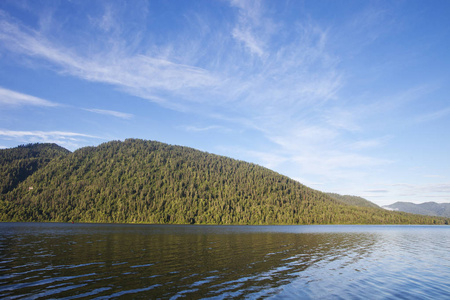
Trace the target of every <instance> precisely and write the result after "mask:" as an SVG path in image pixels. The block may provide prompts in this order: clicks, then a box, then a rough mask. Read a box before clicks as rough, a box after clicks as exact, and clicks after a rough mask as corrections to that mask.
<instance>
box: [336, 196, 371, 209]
mask: <svg viewBox="0 0 450 300" xmlns="http://www.w3.org/2000/svg"><path fill="white" fill-rule="evenodd" d="M327 195H328V196H330V197H331V198H333V199H336V200H337V201H339V202H342V203H345V204H348V205H354V206H361V207H373V208H380V207H379V206H378V205H376V204H375V203H373V202H370V201H369V200H367V199H364V198H362V197H358V196H350V195H339V194H335V193H327Z"/></svg>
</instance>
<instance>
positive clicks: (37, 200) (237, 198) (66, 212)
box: [0, 139, 450, 225]
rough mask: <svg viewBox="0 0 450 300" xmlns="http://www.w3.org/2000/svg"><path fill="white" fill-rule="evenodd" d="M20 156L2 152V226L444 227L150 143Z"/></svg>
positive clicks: (43, 148) (225, 160)
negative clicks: (21, 168)
mask: <svg viewBox="0 0 450 300" xmlns="http://www.w3.org/2000/svg"><path fill="white" fill-rule="evenodd" d="M25 148H26V149H23V147H17V148H13V149H3V150H0V157H7V158H9V157H13V158H14V157H15V158H17V159H3V160H2V161H1V164H2V168H3V169H2V170H4V171H5V172H7V173H8V172H9V173H8V176H9V177H7V176H2V177H0V183H1V186H5V187H6V190H5V192H3V194H1V193H0V221H41V222H97V223H153V224H248V225H251V224H254V225H263V224H265V225H275V224H278V225H281V224H448V222H449V221H450V220H447V219H444V218H438V217H427V216H419V215H410V214H406V213H403V212H390V211H387V210H384V209H381V208H376V207H367V203H364V204H365V205H360V204H361V203H363V202H364V201H361V199H358V201H357V202H358V203H359V204H358V203H357V204H358V205H353V204H347V203H344V202H343V201H342V199H341V200H337V199H336V198H339V196H336V195H334V197H332V196H330V195H327V194H325V193H322V192H320V191H317V190H314V189H311V188H309V187H307V186H305V185H303V184H301V183H299V182H297V181H295V180H292V179H290V178H288V177H286V176H283V175H280V174H278V173H276V172H274V171H272V170H269V169H267V168H264V167H261V166H258V165H255V164H252V163H247V162H244V161H240V160H235V159H231V158H229V157H225V156H219V155H215V154H210V153H207V152H202V151H199V150H196V149H193V148H188V147H182V146H173V145H168V144H164V143H160V142H156V141H145V140H138V139H127V140H125V141H123V142H122V141H111V142H107V143H104V144H101V145H99V146H96V147H85V148H81V149H78V150H76V151H74V152H72V153H71V152H69V151H68V150H66V149H64V148H61V147H59V146H57V145H53V144H38V145H28V146H26V147H25ZM35 148H38V149H40V150H39V151H34V150H33V149H35ZM24 150H25V152H24ZM22 152H24V153H29V154H26V155H24V154H22ZM23 159H31V160H33V159H43V162H44V163H41V164H38V165H37V167H36V168H33V169H32V172H12V171H9V170H15V167H14V166H15V165H16V164H17V162H18V161H19V162H21V161H22V160H23ZM5 178H9V179H8V180H5ZM11 183H13V184H11ZM341 197H343V199H344V198H345V199H347V200H348V199H350V200H355V199H354V198H355V197H353V196H341Z"/></svg>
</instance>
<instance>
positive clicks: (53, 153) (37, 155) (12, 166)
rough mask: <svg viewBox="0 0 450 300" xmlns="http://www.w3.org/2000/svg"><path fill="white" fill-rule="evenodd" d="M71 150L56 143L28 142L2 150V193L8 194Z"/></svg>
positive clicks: (0, 157) (0, 166) (0, 155)
mask: <svg viewBox="0 0 450 300" xmlns="http://www.w3.org/2000/svg"><path fill="white" fill-rule="evenodd" d="M69 153H70V151H69V150H67V149H64V148H62V147H60V146H58V145H56V144H28V145H22V146H19V147H16V148H12V149H3V150H0V194H6V193H7V192H9V191H12V190H13V189H15V188H16V187H17V185H18V184H19V183H20V182H22V181H24V180H25V179H27V177H28V176H30V175H31V174H33V173H34V172H36V171H37V170H38V169H40V168H42V167H44V166H46V165H47V164H48V163H49V162H50V161H51V160H52V159H54V158H56V157H62V156H65V155H67V154H69Z"/></svg>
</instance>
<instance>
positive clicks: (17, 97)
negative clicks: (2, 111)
mask: <svg viewBox="0 0 450 300" xmlns="http://www.w3.org/2000/svg"><path fill="white" fill-rule="evenodd" d="M0 104H1V105H4V106H10V107H20V106H28V105H31V106H44V107H55V106H59V104H58V103H55V102H52V101H48V100H45V99H41V98H38V97H34V96H31V95H27V94H22V93H19V92H15V91H12V90H8V89H5V88H2V87H0Z"/></svg>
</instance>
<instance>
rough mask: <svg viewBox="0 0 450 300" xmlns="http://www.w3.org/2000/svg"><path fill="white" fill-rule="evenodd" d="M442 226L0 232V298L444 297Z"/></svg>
mask: <svg viewBox="0 0 450 300" xmlns="http://www.w3.org/2000/svg"><path fill="white" fill-rule="evenodd" d="M449 253H450V227H448V226H320V225H319V226H176V225H107V224H60V223H1V224H0V298H5V299H21V298H24V299H39V298H46V299H48V298H58V299H60V298H65V299H80V298H82V299H87V298H95V299H110V298H136V299H139V298H141V299H155V298H160V299H177V298H184V299H200V298H206V299H230V298H249V299H259V298H271V299H278V298H281V299H289V298H292V299H364V298H366V299H367V298H370V299H449V298H450V280H449V279H448V278H450V255H449Z"/></svg>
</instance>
